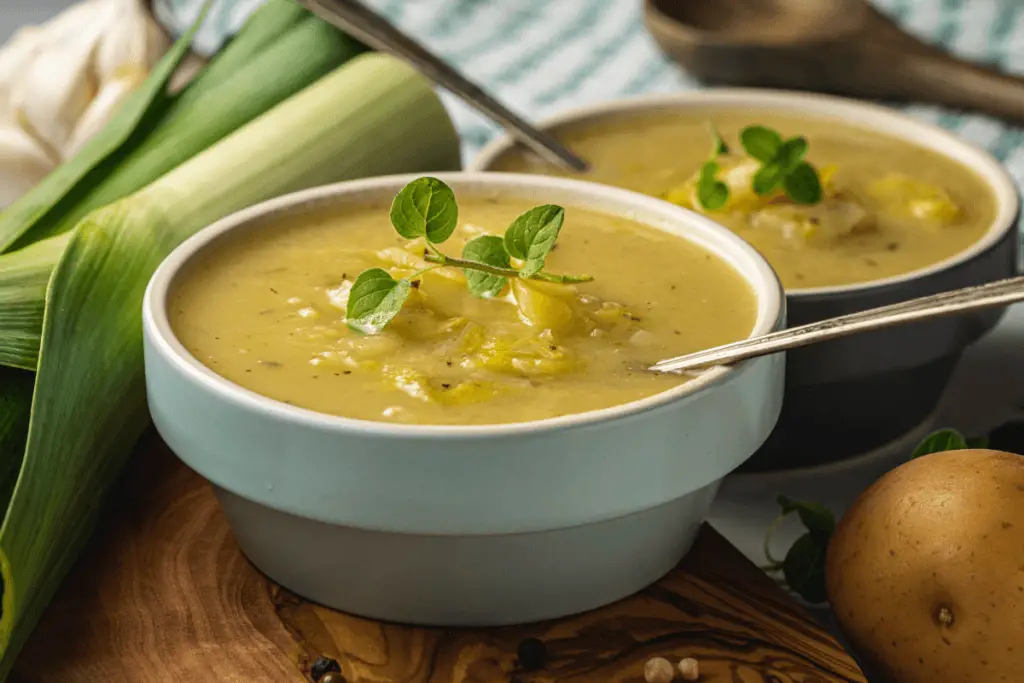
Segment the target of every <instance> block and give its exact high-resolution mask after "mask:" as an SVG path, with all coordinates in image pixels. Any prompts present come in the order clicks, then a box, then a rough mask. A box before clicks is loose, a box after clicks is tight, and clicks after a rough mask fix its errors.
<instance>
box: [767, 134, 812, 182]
mask: <svg viewBox="0 0 1024 683" xmlns="http://www.w3.org/2000/svg"><path fill="white" fill-rule="evenodd" d="M807 146H808V145H807V138H803V137H798V138H790V139H789V140H786V141H785V142H783V143H782V145H780V146H779V149H778V151H776V152H775V158H774V159H772V163H774V164H776V165H778V167H779V168H781V169H782V172H783V173H784V174H787V175H788V174H789V173H790V172H791V171H792V170H793V169H794V168H796V166H797V164H799V163H801V162H802V161H803V159H804V157H805V156H806V155H807Z"/></svg>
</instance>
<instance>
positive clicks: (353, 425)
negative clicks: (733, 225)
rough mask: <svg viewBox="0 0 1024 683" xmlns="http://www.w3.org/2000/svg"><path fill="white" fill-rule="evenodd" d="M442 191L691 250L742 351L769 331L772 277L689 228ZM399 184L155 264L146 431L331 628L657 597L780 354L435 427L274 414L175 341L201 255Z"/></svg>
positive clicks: (776, 393)
mask: <svg viewBox="0 0 1024 683" xmlns="http://www.w3.org/2000/svg"><path fill="white" fill-rule="evenodd" d="M439 177H440V178H442V179H443V180H444V181H445V182H447V183H448V184H449V185H451V186H452V188H453V189H454V190H455V192H456V193H457V194H458V195H459V196H460V197H473V196H490V197H493V196H495V195H497V194H500V195H501V196H504V197H509V198H515V199H519V200H524V201H532V202H536V203H540V202H557V203H559V204H562V205H565V206H569V207H579V208H585V209H590V210H595V211H600V212H604V213H610V214H614V215H620V216H625V217H629V218H631V219H633V220H638V221H641V222H643V223H646V224H649V225H651V226H654V227H656V228H658V229H661V230H664V231H666V232H669V233H673V234H677V235H679V236H681V237H683V238H686V239H689V240H692V241H694V242H697V243H699V244H701V245H703V246H705V247H706V248H708V249H710V250H711V251H712V252H714V253H716V254H718V255H719V256H721V257H722V258H723V259H725V260H726V261H727V262H728V263H729V264H731V265H732V266H733V267H734V268H735V269H736V270H737V271H738V272H739V273H740V274H742V276H743V277H744V278H745V279H746V280H747V281H748V282H749V283H750V286H751V288H752V289H753V291H754V292H756V294H757V299H758V315H757V321H756V324H755V328H754V330H753V332H752V334H755V335H759V334H764V333H767V332H770V331H772V330H775V329H779V328H781V327H782V326H783V325H784V317H785V315H784V297H783V295H782V289H781V286H780V285H779V282H778V280H777V278H776V277H775V274H774V272H773V271H772V270H771V268H770V267H769V266H768V265H767V263H766V262H765V261H764V259H763V258H761V256H760V255H759V254H758V253H757V252H756V251H755V250H754V249H753V248H751V247H750V246H748V245H747V244H746V243H745V242H743V241H742V240H741V239H740V238H738V237H736V236H735V235H734V234H732V233H731V232H730V231H728V230H726V229H725V228H722V227H720V226H718V225H716V224H714V223H712V222H711V221H709V220H706V219H705V218H703V217H701V216H698V215H696V214H694V213H691V212H689V211H685V210H683V209H680V208H678V207H675V206H673V205H671V204H668V203H666V202H662V201H660V200H657V199H652V198H649V197H645V196H642V195H639V194H635V193H632V192H627V191H625V190H619V189H615V188H609V187H604V186H601V185H596V184H592V183H584V182H579V181H574V180H566V179H559V178H547V177H541V176H527V175H513V174H498V173H464V174H441V175H440V176H439ZM411 178H412V176H391V177H385V178H373V179H369V180H360V181H354V182H347V183H342V184H339V185H333V186H329V187H323V188H318V189H314V190H310V191H306V192H301V193H297V194H293V195H289V196H286V197H283V198H280V199H276V200H273V201H270V202H266V203H264V204H260V205H258V206H255V207H253V208H250V209H248V210H246V211H242V212H241V213H238V214H235V215H234V216H231V217H229V218H226V219H224V220H222V221H220V222H218V223H216V224H215V225H213V226H211V227H209V228H207V229H206V230H203V231H202V232H200V233H199V234H197V235H196V236H195V237H193V238H192V239H190V240H188V241H187V242H186V243H184V244H183V245H181V246H180V247H179V248H178V249H177V250H175V251H174V252H173V253H172V254H171V255H170V256H169V257H168V258H167V260H166V261H164V263H163V264H162V265H161V266H160V268H159V269H158V270H157V272H156V274H155V275H154V277H153V279H152V281H151V283H150V285H149V288H148V291H147V293H146V298H145V303H144V333H145V349H146V380H147V385H148V394H149V405H150V410H151V412H152V415H153V420H154V422H155V423H156V426H157V429H158V430H159V431H160V434H161V435H162V436H163V438H164V439H165V440H166V441H167V443H168V444H169V445H170V447H171V449H172V450H174V452H175V453H177V454H178V456H179V457H180V458H181V459H182V460H183V461H184V462H185V463H186V464H188V465H189V466H190V467H191V468H193V469H194V470H196V471H197V472H199V473H200V474H202V475H203V476H204V477H206V478H207V479H209V480H210V481H211V482H212V483H213V485H214V488H215V491H216V493H217V496H218V498H219V500H220V502H221V505H222V506H223V508H224V511H225V512H226V514H227V517H228V521H229V523H230V524H231V527H232V529H233V531H234V533H235V535H236V537H237V538H238V541H239V543H240V545H241V547H242V549H243V551H244V552H245V553H246V554H247V555H248V557H249V558H250V559H251V560H252V561H253V562H254V563H255V564H256V566H257V567H259V568H260V569H261V570H262V571H264V572H265V573H266V574H268V575H269V576H270V577H272V578H273V579H275V580H276V581H278V582H279V583H281V584H282V585H284V586H286V587H287V588H289V589H291V590H292V591H294V592H296V593H298V594H300V595H303V596H305V597H307V598H310V599H312V600H315V601H317V602H320V603H323V604H325V605H329V606H331V607H334V608H337V609H341V610H345V611H348V612H353V613H357V614H361V615H365V616H369V617H374V618H378V619H385V620H389V621H400V622H411V623H419V624H432V625H446V626H448V625H450V626H464V625H477V626H479V625H499V624H511V623H522V622H529V621H536V620H542V619H548V618H555V617H560V616H564V615H567V614H572V613H576V612H580V611H584V610H587V609H591V608H594V607H598V606H600V605H603V604H606V603H609V602H612V601H614V600H617V599H620V598H623V597H625V596H627V595H629V594H631V593H633V592H635V591H637V590H640V589H641V588H643V587H645V586H646V585H648V584H650V583H652V582H654V581H656V580H657V579H658V578H660V577H661V576H662V575H664V574H665V573H666V572H668V571H669V570H670V569H671V568H672V567H673V566H675V565H676V564H677V563H678V562H679V560H680V559H681V558H682V556H683V555H684V554H685V552H686V551H687V550H688V549H689V547H690V544H691V542H692V540H693V538H694V535H695V533H696V531H697V529H698V527H699V525H700V523H701V522H702V520H703V519H704V517H705V514H706V513H707V510H708V507H709V505H710V504H711V501H712V499H713V498H714V495H715V493H716V491H717V489H718V485H719V483H720V481H721V480H722V478H723V477H724V476H725V475H726V474H728V473H729V472H730V471H732V470H733V469H734V468H736V467H737V466H738V465H740V464H741V463H742V462H743V461H744V460H746V459H747V458H748V457H750V455H751V454H752V453H753V452H754V451H755V450H756V449H757V448H758V447H759V446H760V445H761V443H762V442H763V441H764V440H765V438H767V436H768V434H769V433H770V432H771V430H772V428H773V426H774V425H775V422H776V420H777V418H778V415H779V410H780V406H781V399H782V384H783V375H784V359H783V357H782V356H781V355H775V356H770V357H765V358H758V359H754V360H750V361H746V362H744V363H741V364H739V365H737V366H735V367H733V368H728V369H727V368H716V369H713V370H711V371H709V372H707V373H706V374H705V375H703V376H702V377H700V378H699V379H697V380H694V381H692V382H690V383H688V384H686V385H684V386H680V387H677V388H675V389H672V390H670V391H667V392H664V393H662V394H659V395H657V396H653V397H649V398H646V399H643V400H640V401H636V402H633V403H629V404H627V405H622V406H616V407H613V408H608V409H604V410H598V411H593V412H589V413H583V414H577V415H569V416H563V417H557V418H552V419H548V420H541V421H537V422H530V423H521V424H505V425H493V426H478V427H477V426H455V427H448V426H416V425H391V424H384V423H377V422H369V421H362V420H354V419H347V418H341V417H334V416H329V415H323V414H319V413H315V412H312V411H309V410H304V409H301V408H296V407H294V406H290V405H286V404H284V403H280V402H277V401H274V400H271V399H269V398H265V397H263V396H259V395H257V394H255V393H253V392H251V391H248V390H246V389H243V388H241V387H239V386H237V385H235V384H232V383H231V382H229V381H227V380H225V379H224V378H222V377H220V376H219V375H217V374H216V373H214V372H213V371H211V370H209V369H208V368H206V367H205V366H204V365H202V364H201V363H200V362H199V361H198V360H196V359H195V358H194V357H192V356H191V355H190V354H189V352H188V351H186V350H185V348H184V347H183V346H182V345H181V343H180V342H179V341H178V340H177V339H176V338H175V336H174V334H173V332H172V330H171V327H170V324H169V323H168V317H167V311H166V307H167V301H168V292H169V288H170V287H171V286H172V285H173V283H174V281H175V278H176V277H177V276H178V273H179V272H180V271H181V269H182V267H183V266H184V265H185V264H187V263H189V262H190V261H192V260H193V259H195V258H197V257H199V256H201V254H202V252H203V251H204V250H205V249H206V248H207V247H208V246H209V245H211V244H213V243H215V242H218V241H219V240H220V239H221V238H222V237H224V236H225V235H227V234H228V233H232V232H234V231H238V230H256V229H261V227H262V226H264V225H266V224H267V222H268V221H273V220H275V219H278V218H280V217H282V216H285V215H289V214H294V213H296V212H302V211H306V210H309V209H310V208H311V207H313V206H316V207H319V208H323V207H332V208H337V209H338V210H339V211H340V210H343V207H345V206H346V205H352V204H365V203H368V202H386V201H388V200H389V199H390V198H391V197H393V196H394V195H395V193H396V192H397V191H398V190H399V189H401V188H402V187H403V186H404V185H405V183H407V182H408V181H409V180H410V179H411Z"/></svg>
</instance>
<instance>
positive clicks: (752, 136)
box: [740, 126, 782, 164]
mask: <svg viewBox="0 0 1024 683" xmlns="http://www.w3.org/2000/svg"><path fill="white" fill-rule="evenodd" d="M740 144H742V145H743V149H744V150H746V152H747V154H749V155H750V156H752V157H754V158H755V159H757V160H758V161H760V162H762V163H765V164H767V163H769V162H770V161H772V160H773V159H775V155H776V154H777V153H778V151H779V148H780V147H781V146H782V136H780V135H779V134H778V133H776V132H775V131H774V130H772V129H771V128H766V127H765V126H747V127H746V128H744V129H743V130H742V131H741V132H740Z"/></svg>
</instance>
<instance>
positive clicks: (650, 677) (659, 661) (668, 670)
mask: <svg viewBox="0 0 1024 683" xmlns="http://www.w3.org/2000/svg"><path fill="white" fill-rule="evenodd" d="M675 677H676V670H675V669H674V668H673V667H672V662H670V661H668V660H667V659H665V658H664V657H655V658H654V659H648V660H647V663H646V664H644V680H645V681H647V683H672V679H673V678H675Z"/></svg>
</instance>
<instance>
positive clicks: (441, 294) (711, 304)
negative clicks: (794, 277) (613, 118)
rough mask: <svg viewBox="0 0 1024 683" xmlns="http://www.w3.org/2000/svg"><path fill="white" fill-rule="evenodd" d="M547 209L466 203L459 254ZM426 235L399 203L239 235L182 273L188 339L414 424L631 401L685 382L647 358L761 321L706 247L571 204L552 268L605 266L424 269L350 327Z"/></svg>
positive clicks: (317, 395)
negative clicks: (397, 221) (409, 235)
mask: <svg viewBox="0 0 1024 683" xmlns="http://www.w3.org/2000/svg"><path fill="white" fill-rule="evenodd" d="M528 208H530V207H529V206H528V205H526V204H517V203H513V202H505V201H490V200H481V199H478V200H470V201H464V202H460V224H459V227H458V229H457V230H456V233H455V235H453V237H452V238H451V239H450V240H449V241H448V242H445V243H444V244H443V245H441V247H442V251H444V252H445V253H448V254H451V255H457V254H458V253H459V252H461V248H462V245H463V244H464V243H465V242H466V241H467V240H468V239H471V238H472V237H474V236H477V235H479V234H481V233H482V232H488V233H495V234H499V235H500V234H502V232H503V231H504V229H505V227H506V226H507V225H508V224H509V223H510V222H512V220H513V219H514V218H515V217H516V216H518V215H519V214H520V213H522V212H523V211H524V210H526V209H528ZM423 248H424V245H423V242H422V241H420V240H414V241H411V242H410V241H408V240H405V239H403V238H401V237H399V236H398V235H397V234H395V232H394V231H393V230H392V228H391V225H390V223H389V220H388V206H385V205H380V206H364V207H357V208H349V209H345V210H344V211H338V212H335V213H333V214H330V215H328V214H326V213H324V214H307V215H303V216H296V217H293V218H289V219H288V220H287V221H286V222H281V223H277V224H274V225H270V226H265V227H259V228H256V229H253V230H250V231H248V232H244V233H238V234H234V235H229V236H227V237H225V238H223V239H222V240H220V241H219V242H218V243H216V244H214V245H211V247H210V248H208V249H207V250H206V252H205V253H204V254H203V255H202V256H201V257H200V258H197V259H195V260H194V261H193V263H192V264H190V265H189V266H187V267H186V268H185V269H184V270H183V272H182V274H181V275H180V276H179V277H178V279H177V281H176V283H175V284H174V286H173V287H172V291H171V295H170V300H169V310H170V317H171V324H172V327H173V329H174V332H175V334H176V335H177V336H178V338H179V340H180V341H181V342H182V344H183V345H184V346H185V347H186V348H187V349H188V350H189V351H190V352H191V353H192V354H193V355H194V356H195V357H196V358H197V359H198V360H199V361H200V362H202V363H203V364H205V365H206V366H208V367H209V368H211V369H212V370H214V371H215V372H217V373H219V374H220V375H222V376H223V377H225V378H227V379H229V380H231V381H233V382H235V383H237V384H239V385H241V386H243V387H245V388H248V389H250V390H252V391H255V392H257V393H260V394H263V395H265V396H268V397H271V398H274V399H278V400H280V401H284V402H286V403H291V404H294V405H296V406H301V407H304V408H308V409H311V410H316V411H319V412H323V413H330V414H334V415H341V416H345V417H351V418H359V419H364V420H376V421H385V422H403V423H412V424H493V423H508V422H520V421H531V420H538V419H544V418H550V417H555V416H559V415H564V414H569V413H579V412H584V411H589V410H594V409H599V408H605V407H609V406H613V405H617V404H622V403H627V402H629V401H633V400H636V399H639V398H642V397H646V396H650V395H653V394H656V393H659V392H662V391H665V390H667V389H670V388H672V387H673V386H677V385H678V384H679V383H680V382H682V381H684V380H683V379H682V378H679V377H666V376H655V375H651V374H649V373H645V372H643V371H637V370H636V369H635V367H632V366H630V363H631V362H634V361H642V362H651V361H655V360H658V359H661V358H665V357H670V356H675V355H678V354H682V353H687V352H691V351H695V350H699V349H702V348H706V347H709V346H713V345H717V344H722V343H727V342H730V341H735V340H737V339H741V338H744V337H746V336H747V335H749V334H750V331H751V330H752V328H753V325H754V321H755V318H756V310H757V303H756V297H755V295H754V293H753V291H752V290H751V289H750V286H749V285H748V283H747V282H746V281H745V280H744V279H743V278H742V277H741V276H740V275H739V274H737V273H736V272H735V271H734V270H733V269H732V268H731V267H730V266H729V265H728V264H726V263H725V262H724V261H722V260H720V259H719V258H717V257H715V256H713V255H712V254H711V253H710V252H707V251H705V250H704V249H703V248H702V247H700V246H698V245H696V244H694V243H691V242H689V241H687V240H684V239H680V238H679V237H676V236H673V235H670V234H668V233H665V232H661V231H659V230H656V229H653V228H650V227H648V226H644V225H640V224H637V223H634V222H632V221H628V220H625V219H621V218H617V217H612V216H608V215H603V214H598V213H590V212H587V211H582V210H578V209H573V208H571V207H568V208H567V210H566V219H565V225H564V227H563V228H562V232H561V235H560V237H559V240H558V244H557V245H556V250H555V251H554V252H552V253H551V254H550V256H549V258H548V262H547V266H546V268H545V270H546V271H548V272H553V273H575V274H584V273H585V274H589V275H592V276H593V277H594V278H595V279H594V281H592V282H587V283H583V284H578V285H561V284H558V285H556V284H549V283H534V282H533V281H531V282H530V284H528V285H527V284H525V283H524V281H521V280H514V281H513V283H512V285H511V286H507V287H506V288H505V290H504V291H503V292H502V293H501V294H499V296H498V297H496V298H494V299H489V300H484V299H480V298H476V297H474V296H472V295H471V294H470V293H469V291H468V289H467V287H466V284H465V277H464V275H463V272H462V271H461V270H457V269H452V268H444V269H440V270H433V271H430V272H428V273H426V274H424V275H423V276H422V278H421V279H420V281H419V282H420V284H419V286H418V287H417V288H415V289H413V290H412V294H411V296H410V298H409V300H408V301H407V303H406V305H405V307H404V308H403V309H402V311H401V312H400V313H399V314H398V316H397V317H396V318H395V319H394V320H393V321H392V322H391V323H390V324H389V325H388V326H387V327H386V328H384V330H383V331H382V332H381V333H380V334H377V335H372V336H368V335H364V334H361V333H359V332H356V331H354V330H352V329H349V328H348V327H347V325H346V321H345V309H346V305H347V297H348V291H349V289H350V288H351V286H352V282H353V280H354V279H355V278H356V277H357V275H358V274H359V273H360V272H361V271H363V270H365V269H368V268H373V267H380V268H385V269H387V270H388V271H389V272H390V273H391V274H392V275H393V276H394V277H396V278H397V277H406V276H409V275H411V274H412V273H414V272H415V271H418V270H419V269H421V268H423V267H425V266H426V265H428V264H426V262H425V261H423Z"/></svg>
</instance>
